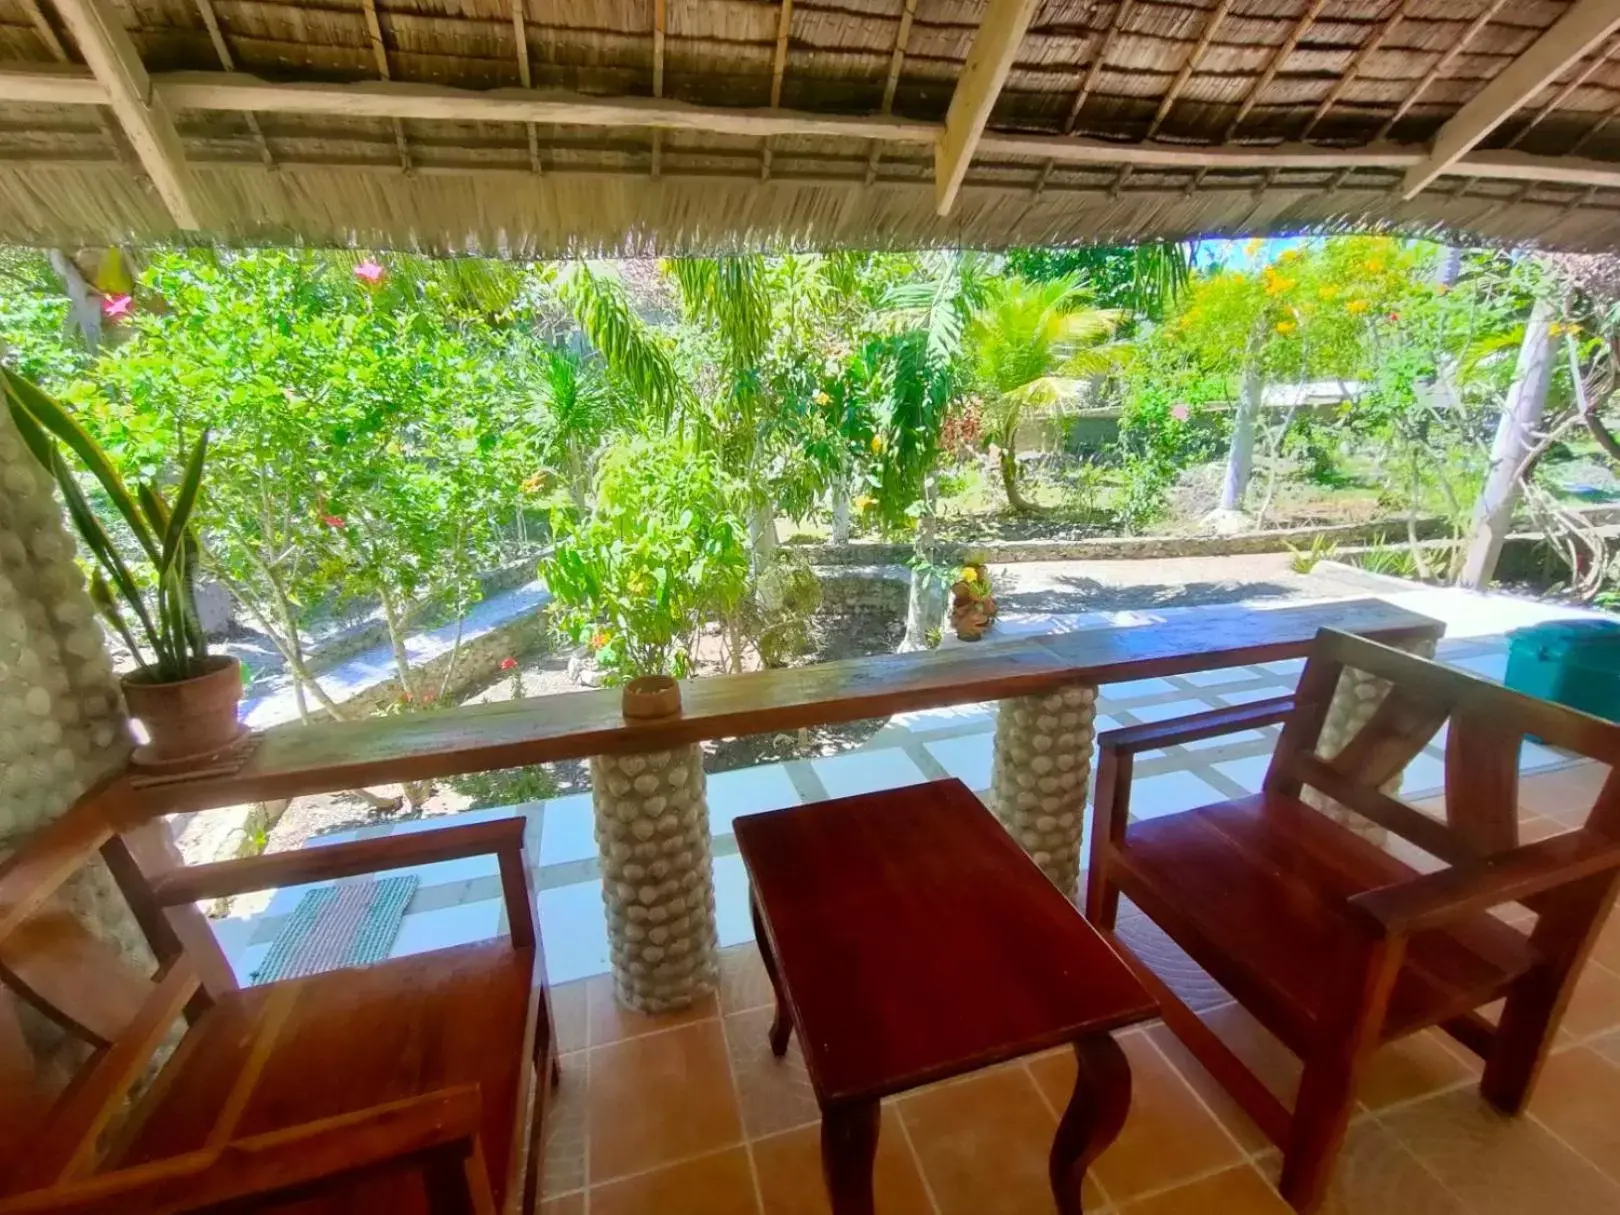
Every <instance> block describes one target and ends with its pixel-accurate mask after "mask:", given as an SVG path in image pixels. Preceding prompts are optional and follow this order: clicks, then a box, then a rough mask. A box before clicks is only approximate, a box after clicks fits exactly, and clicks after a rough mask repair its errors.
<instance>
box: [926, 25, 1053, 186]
mask: <svg viewBox="0 0 1620 1215" xmlns="http://www.w3.org/2000/svg"><path fill="white" fill-rule="evenodd" d="M1036 3H1037V0H990V4H989V7H988V8H986V9H985V14H984V20H983V21H982V22H980V24H979V32H978V33H977V34H975V35H974V37H973V45H972V47H970V48H969V50H968V57H967V63H966V65H964V66H963V68H962V75H961V76H960V77H958V78H957V81H956V91H955V92H954V93H952V94H951V106H950V109H949V110H947V111H946V113H945V129H944V130H943V131H941V132H940V135H939V142H938V143H937V144H935V146H934V209H935V210H936V211H938V212H939V214H941V215H949V214H950V213H951V207H952V205H954V204H955V202H956V194H957V191H958V190H960V189H961V188H962V179H963V178H964V177H966V176H967V170H968V164H969V163H970V162H971V161H972V160H973V152H974V149H975V148H976V147H978V143H979V137H980V136H981V135H983V134H984V125H985V123H987V122H988V121H989V120H990V111H991V110H992V109H994V108H995V104H996V98H997V97H998V96H1000V95H1001V86H1002V83H1003V82H1004V81H1005V80H1006V79H1007V73H1008V72H1009V71H1011V70H1012V65H1013V58H1014V56H1016V55H1017V54H1018V45H1019V43H1021V42H1022V41H1023V40H1024V30H1025V29H1027V28H1028V27H1029V19H1030V18H1031V17H1032V16H1034V15H1035V6H1036Z"/></svg>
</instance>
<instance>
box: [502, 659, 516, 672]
mask: <svg viewBox="0 0 1620 1215" xmlns="http://www.w3.org/2000/svg"><path fill="white" fill-rule="evenodd" d="M516 666H517V659H516V658H503V659H501V670H503V671H510V670H512V669H513V668H514V667H516Z"/></svg>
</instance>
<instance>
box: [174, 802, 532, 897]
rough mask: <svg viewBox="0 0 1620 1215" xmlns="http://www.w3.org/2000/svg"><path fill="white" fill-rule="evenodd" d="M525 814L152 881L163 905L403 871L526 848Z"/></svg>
mask: <svg viewBox="0 0 1620 1215" xmlns="http://www.w3.org/2000/svg"><path fill="white" fill-rule="evenodd" d="M525 825H526V823H525V820H523V819H522V818H506V819H495V820H494V821H492V822H482V823H465V824H462V825H460V826H454V827H435V828H432V829H430V830H427V831H412V832H409V833H407V834H404V835H385V836H382V837H381V838H379V839H374V840H355V841H353V842H352V843H345V844H327V845H325V846H324V847H317V848H301V849H299V850H298V851H297V852H267V853H265V854H263V855H262V856H249V857H243V858H241V859H240V860H234V861H216V862H214V863H213V864H209V865H187V866H185V867H184V868H181V869H174V870H171V871H170V872H168V873H164V874H161V875H159V876H157V877H155V878H153V879H152V894H153V897H154V898H156V900H157V901H158V903H159V905H161V906H164V907H173V906H176V905H177V904H180V903H195V902H196V901H197V900H199V899H219V898H226V897H228V896H230V895H234V894H246V893H248V892H249V891H254V890H269V889H271V888H272V887H276V886H301V885H303V884H304V883H306V882H325V881H331V880H333V879H335V878H344V877H354V876H356V875H358V874H364V873H380V872H382V871H384V870H388V869H404V868H408V867H410V866H412V865H426V864H430V863H432V862H434V861H454V860H460V859H462V858H463V857H469V856H482V855H485V854H487V853H492V852H493V853H502V852H509V853H516V852H517V851H518V850H520V849H521V848H522V846H523V831H524V827H525Z"/></svg>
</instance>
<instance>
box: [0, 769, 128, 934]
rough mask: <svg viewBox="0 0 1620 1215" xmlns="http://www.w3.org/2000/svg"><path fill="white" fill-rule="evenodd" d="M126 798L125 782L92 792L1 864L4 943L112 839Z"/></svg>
mask: <svg viewBox="0 0 1620 1215" xmlns="http://www.w3.org/2000/svg"><path fill="white" fill-rule="evenodd" d="M127 796H128V786H127V785H126V784H125V783H124V782H123V781H122V780H117V779H115V780H113V781H110V782H108V783H107V784H104V785H101V786H99V787H98V788H95V789H92V790H91V791H90V792H88V793H86V794H85V795H84V796H83V797H81V798H79V800H78V801H76V802H74V803H73V805H72V806H70V807H69V808H68V810H67V812H66V813H65V814H63V815H62V816H61V817H60V818H57V819H55V820H53V821H51V822H49V823H46V824H45V825H44V826H43V827H41V828H39V830H37V831H35V832H34V833H33V834H32V835H30V836H29V837H28V838H27V839H26V840H25V841H24V842H23V844H22V846H21V847H20V848H18V849H17V851H16V852H14V853H12V855H11V856H9V857H7V858H6V860H5V861H4V862H3V863H0V941H3V940H5V938H6V937H8V936H10V935H11V934H12V932H13V931H15V929H16V928H17V926H18V925H19V924H21V923H22V922H23V921H24V920H26V919H27V918H28V917H29V916H31V915H33V914H34V912H36V911H38V910H39V909H40V907H42V906H44V904H45V901H46V900H47V899H49V898H50V897H51V895H53V894H54V893H56V890H57V888H58V887H60V886H61V885H62V883H63V882H65V881H67V879H68V878H70V877H72V876H73V874H75V873H76V872H78V870H79V868H80V866H82V865H84V864H85V863H86V862H87V861H89V860H90V858H91V857H93V856H95V854H96V853H97V852H98V851H99V850H100V848H101V846H102V845H103V844H105V843H106V842H107V841H108V840H110V839H111V838H112V836H113V832H114V831H115V830H116V826H115V823H114V819H115V817H116V814H117V811H118V809H119V805H120V799H122V798H125V797H127Z"/></svg>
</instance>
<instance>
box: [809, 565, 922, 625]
mask: <svg viewBox="0 0 1620 1215" xmlns="http://www.w3.org/2000/svg"><path fill="white" fill-rule="evenodd" d="M816 577H817V578H818V579H819V580H820V582H821V613H820V614H824V615H828V616H882V617H883V618H884V619H887V620H894V619H897V618H899V617H902V616H904V615H905V614H906V598H907V596H908V595H910V593H911V571H910V570H908V569H907V568H906V567H905V566H903V565H879V566H834V567H832V568H830V569H818V570H816Z"/></svg>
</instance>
